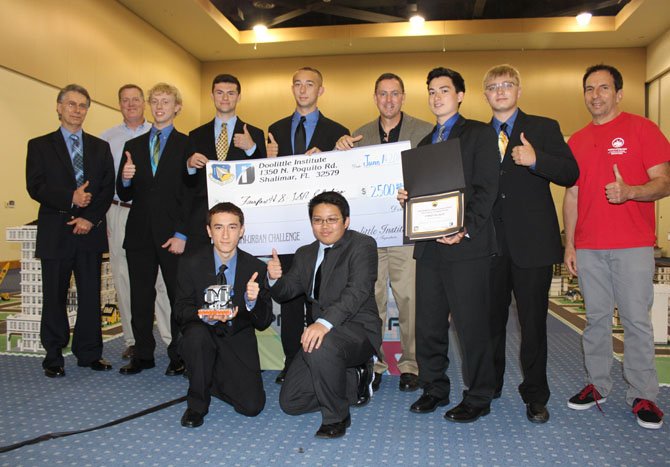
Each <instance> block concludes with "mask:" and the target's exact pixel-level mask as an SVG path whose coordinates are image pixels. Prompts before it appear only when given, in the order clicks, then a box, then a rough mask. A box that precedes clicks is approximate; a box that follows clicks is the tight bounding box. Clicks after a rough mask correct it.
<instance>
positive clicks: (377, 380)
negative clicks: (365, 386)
mask: <svg viewBox="0 0 670 467" xmlns="http://www.w3.org/2000/svg"><path fill="white" fill-rule="evenodd" d="M381 384H382V374H381V373H375V375H374V377H373V378H372V390H373V391H374V392H377V391H379V386H381Z"/></svg>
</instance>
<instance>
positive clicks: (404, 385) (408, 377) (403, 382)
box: [398, 373, 419, 392]
mask: <svg viewBox="0 0 670 467" xmlns="http://www.w3.org/2000/svg"><path fill="white" fill-rule="evenodd" d="M398 387H399V389H400V390H401V391H405V392H412V391H416V390H417V389H419V377H418V376H417V375H415V374H412V373H401V374H400V383H399V385H398Z"/></svg>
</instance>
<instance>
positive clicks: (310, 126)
mask: <svg viewBox="0 0 670 467" xmlns="http://www.w3.org/2000/svg"><path fill="white" fill-rule="evenodd" d="M292 91H293V97H294V98H295V112H293V114H292V115H291V116H289V117H286V118H283V119H281V120H279V121H277V122H275V123H273V124H272V125H270V128H269V129H268V138H269V143H268V144H267V155H268V157H277V156H279V157H281V156H290V155H293V154H314V153H317V152H320V151H331V150H332V149H333V148H334V147H335V144H336V143H337V140H338V139H339V138H340V137H341V136H342V135H348V134H349V130H347V129H346V128H345V127H343V126H342V125H340V124H339V123H337V122H335V121H333V120H331V119H329V118H326V117H325V116H324V115H323V114H322V113H321V112H320V111H319V109H318V108H317V102H318V100H319V96H321V95H322V94H323V93H324V91H325V88H324V87H323V76H322V75H321V72H320V71H319V70H317V69H315V68H310V67H304V68H300V69H299V70H298V71H296V72H295V73H294V74H293V87H292ZM279 258H280V260H281V263H282V267H283V268H284V269H285V270H289V269H290V267H291V263H292V261H293V255H280V257H279ZM280 323H281V331H280V332H281V343H282V347H283V349H284V355H285V356H286V360H285V362H284V369H283V370H282V371H281V372H280V373H279V375H278V376H277V379H276V380H275V381H276V382H277V383H278V384H281V383H283V382H284V378H285V377H286V371H287V370H288V367H289V366H290V365H291V360H292V359H293V357H295V355H296V353H297V352H298V350H299V349H300V336H301V334H302V330H303V328H304V327H305V297H304V296H302V295H300V296H297V297H295V298H293V300H290V301H288V302H285V303H282V304H281V321H280ZM311 323H312V317H310V315H309V310H308V313H307V324H311Z"/></svg>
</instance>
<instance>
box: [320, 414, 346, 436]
mask: <svg viewBox="0 0 670 467" xmlns="http://www.w3.org/2000/svg"><path fill="white" fill-rule="evenodd" d="M350 426H351V416H350V415H347V418H345V419H344V420H342V421H341V422H336V423H329V424H327V425H326V424H322V425H321V427H320V428H319V431H317V432H316V434H315V435H314V436H316V437H317V438H323V439H333V438H341V437H342V436H344V435H345V434H346V433H347V428H349V427H350Z"/></svg>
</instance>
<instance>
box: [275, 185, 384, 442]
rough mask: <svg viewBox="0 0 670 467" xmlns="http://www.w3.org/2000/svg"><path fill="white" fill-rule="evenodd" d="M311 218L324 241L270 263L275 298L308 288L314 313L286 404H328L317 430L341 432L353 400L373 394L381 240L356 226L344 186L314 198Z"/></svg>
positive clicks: (321, 407)
mask: <svg viewBox="0 0 670 467" xmlns="http://www.w3.org/2000/svg"><path fill="white" fill-rule="evenodd" d="M309 217H310V221H311V224H312V232H313V233H314V236H315V237H316V241H314V242H313V243H311V244H309V245H306V246H303V247H300V248H299V249H298V251H297V252H296V254H295V257H294V260H293V264H292V265H291V268H290V269H289V270H287V271H284V270H283V269H282V265H281V263H280V261H279V258H278V257H277V253H276V251H274V250H273V255H272V259H271V260H270V261H269V262H268V278H269V279H270V285H271V287H270V294H271V295H272V298H273V299H275V300H277V301H284V300H288V299H291V298H293V297H296V296H298V295H306V296H307V297H308V302H309V303H308V306H309V307H310V308H311V314H312V317H313V318H314V322H313V323H311V324H310V325H309V326H307V327H306V328H304V329H303V332H302V335H301V338H300V343H301V349H300V351H299V352H298V353H297V355H296V356H295V358H294V359H293V361H292V362H291V365H290V366H289V368H288V372H287V374H286V379H285V381H284V384H283V386H282V389H281V392H280V394H279V404H280V406H281V408H282V410H283V411H284V412H286V413H287V414H289V415H300V414H303V413H307V412H316V411H320V412H321V416H322V424H321V427H320V428H319V430H318V431H317V432H316V437H318V438H339V437H340V436H344V434H345V433H346V430H347V427H348V426H349V425H350V424H351V416H350V415H349V406H351V405H354V406H359V407H360V406H363V405H365V404H367V403H368V401H369V400H370V391H369V385H370V383H371V381H372V356H373V355H374V354H375V353H376V351H377V349H379V346H380V345H381V321H380V319H379V314H378V312H377V305H376V303H375V296H374V284H375V279H376V278H377V243H376V242H375V240H374V239H373V238H372V237H369V236H367V235H364V234H361V233H359V232H356V231H353V230H349V203H348V202H347V200H346V199H345V198H344V197H343V196H342V195H341V194H339V193H337V192H332V191H330V192H324V193H321V194H319V195H317V196H315V197H314V198H312V200H311V201H310V202H309Z"/></svg>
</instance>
